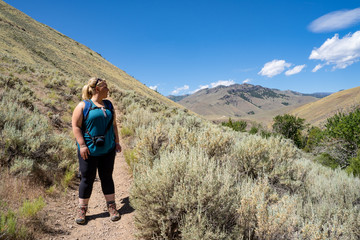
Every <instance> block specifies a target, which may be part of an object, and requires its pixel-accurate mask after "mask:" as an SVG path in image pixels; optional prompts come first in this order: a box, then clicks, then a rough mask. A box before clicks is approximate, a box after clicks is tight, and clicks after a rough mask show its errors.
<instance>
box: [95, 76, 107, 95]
mask: <svg viewBox="0 0 360 240" xmlns="http://www.w3.org/2000/svg"><path fill="white" fill-rule="evenodd" d="M96 89H98V91H99V95H100V96H102V97H103V98H106V97H107V96H108V93H109V89H108V86H107V83H106V81H105V80H103V81H101V82H100V83H98V84H97V85H96Z"/></svg>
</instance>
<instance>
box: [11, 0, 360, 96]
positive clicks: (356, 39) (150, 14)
mask: <svg viewBox="0 0 360 240" xmlns="http://www.w3.org/2000/svg"><path fill="white" fill-rule="evenodd" d="M5 2H7V3H8V4H10V5H12V6H13V7H15V8H17V9H19V10H20V11H22V12H24V13H26V14H27V15H29V16H31V17H32V18H34V19H36V20H37V21H39V22H42V23H44V24H46V25H48V26H50V27H52V28H54V29H56V30H58V31H60V32H61V33H63V34H65V35H67V36H69V37H70V38H73V39H74V40H76V41H78V42H80V43H82V44H84V45H86V46H88V47H90V48H91V49H93V50H94V51H96V52H98V53H100V54H101V55H102V56H103V57H104V58H105V59H107V60H108V61H110V62H111V63H112V64H114V65H115V66H117V67H119V68H120V69H122V70H124V71H126V72H127V73H128V74H129V75H131V76H133V77H135V78H136V79H138V80H139V81H141V82H142V83H144V84H146V85H147V86H149V87H152V88H156V89H157V91H158V92H160V93H161V94H163V95H165V96H167V95H170V94H175V95H181V94H187V93H192V92H194V91H196V90H198V89H201V88H205V87H214V86H217V85H219V84H224V85H229V84H234V83H239V84H241V83H243V82H248V83H250V84H254V85H261V86H264V87H269V88H278V89H281V90H287V89H290V90H294V91H299V92H302V93H313V92H336V91H339V90H341V89H348V88H353V87H357V86H360V84H359V83H360V81H359V80H360V77H359V76H360V62H359V59H360V2H358V1H354V0H351V1H350V0H342V1H329V0H318V1H299V0H292V1H289V0H282V1H280V0H278V1H270V0H268V1H266V0H261V1H259V0H252V1H251V0H246V1H241V0H222V1H221V0H181V1H180V0H131V1H130V0H128V1H123V0H118V1H115V0H108V1H94V0H87V1H82V0H81V1H80V0H79V1H74V0H62V1H48V0H32V1H28V0H6V1H5Z"/></svg>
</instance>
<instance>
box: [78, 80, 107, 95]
mask: <svg viewBox="0 0 360 240" xmlns="http://www.w3.org/2000/svg"><path fill="white" fill-rule="evenodd" d="M104 80H105V79H101V78H97V77H92V78H90V79H89V81H88V83H87V84H86V85H85V86H84V87H83V89H82V98H83V99H84V100H88V99H91V98H92V96H93V95H94V94H95V93H96V92H95V87H96V86H97V84H99V83H100V82H102V81H104Z"/></svg>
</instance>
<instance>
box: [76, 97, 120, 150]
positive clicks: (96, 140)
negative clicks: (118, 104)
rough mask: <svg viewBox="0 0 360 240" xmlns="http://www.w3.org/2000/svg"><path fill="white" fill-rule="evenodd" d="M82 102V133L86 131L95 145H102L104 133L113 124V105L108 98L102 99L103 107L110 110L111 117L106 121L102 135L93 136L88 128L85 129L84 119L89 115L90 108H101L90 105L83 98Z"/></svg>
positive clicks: (88, 101)
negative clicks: (83, 105)
mask: <svg viewBox="0 0 360 240" xmlns="http://www.w3.org/2000/svg"><path fill="white" fill-rule="evenodd" d="M84 103H85V107H84V110H83V122H82V130H83V132H84V133H87V134H88V135H89V136H90V137H91V139H92V141H93V143H94V144H95V145H96V146H103V145H104V144H105V135H106V133H107V131H108V130H109V129H110V127H111V125H112V124H113V118H114V107H113V105H112V103H111V102H110V101H109V100H103V103H104V105H105V109H108V110H110V111H111V119H110V122H109V123H108V125H107V126H106V129H105V133H104V135H102V136H94V137H93V136H91V134H90V132H89V130H88V129H87V127H86V125H85V121H86V119H87V118H88V117H89V112H90V111H91V110H94V109H101V108H100V107H91V106H92V104H91V102H90V100H84ZM103 111H104V110H103ZM104 114H105V111H104Z"/></svg>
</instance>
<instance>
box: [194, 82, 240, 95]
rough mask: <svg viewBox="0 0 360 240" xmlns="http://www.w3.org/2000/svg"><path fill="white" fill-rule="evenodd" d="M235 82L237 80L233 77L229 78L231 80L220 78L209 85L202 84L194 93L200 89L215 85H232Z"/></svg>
mask: <svg viewBox="0 0 360 240" xmlns="http://www.w3.org/2000/svg"><path fill="white" fill-rule="evenodd" d="M234 84H235V81H234V80H232V79H229V80H219V81H217V82H213V83H210V85H209V84H207V85H200V86H199V88H198V89H196V90H195V91H193V92H192V93H196V92H198V91H200V90H203V89H205V88H214V87H217V86H220V85H222V86H230V85H234Z"/></svg>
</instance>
